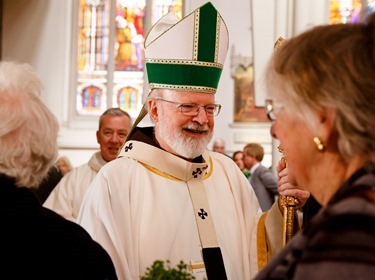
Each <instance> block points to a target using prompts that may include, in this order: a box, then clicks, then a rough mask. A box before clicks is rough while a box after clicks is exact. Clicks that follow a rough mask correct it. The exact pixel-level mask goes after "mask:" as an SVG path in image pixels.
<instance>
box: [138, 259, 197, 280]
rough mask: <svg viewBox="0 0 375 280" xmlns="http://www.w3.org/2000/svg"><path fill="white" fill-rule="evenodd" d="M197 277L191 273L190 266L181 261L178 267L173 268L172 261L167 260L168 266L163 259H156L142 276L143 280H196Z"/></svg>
mask: <svg viewBox="0 0 375 280" xmlns="http://www.w3.org/2000/svg"><path fill="white" fill-rule="evenodd" d="M194 279H195V277H194V276H193V275H192V274H191V272H190V270H189V266H188V265H187V264H186V263H184V262H183V261H180V263H179V264H178V265H177V268H171V266H170V261H169V260H167V261H166V267H165V266H164V262H163V261H159V260H157V261H154V263H153V264H152V266H151V267H148V268H147V269H146V274H145V275H144V276H142V277H141V280H194Z"/></svg>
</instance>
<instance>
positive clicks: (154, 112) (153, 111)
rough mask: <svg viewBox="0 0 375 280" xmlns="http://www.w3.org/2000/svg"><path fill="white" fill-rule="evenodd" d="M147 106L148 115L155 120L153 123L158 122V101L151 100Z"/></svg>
mask: <svg viewBox="0 0 375 280" xmlns="http://www.w3.org/2000/svg"><path fill="white" fill-rule="evenodd" d="M147 106H148V113H149V115H150V117H151V119H152V120H153V122H157V121H158V117H159V114H158V113H159V112H158V107H157V104H156V100H154V99H149V100H148V102H147Z"/></svg>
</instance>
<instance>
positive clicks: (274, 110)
mask: <svg viewBox="0 0 375 280" xmlns="http://www.w3.org/2000/svg"><path fill="white" fill-rule="evenodd" d="M265 104H266V105H265V110H266V115H267V118H268V119H269V120H270V121H272V122H274V121H276V119H277V116H278V115H279V113H280V110H281V109H282V108H283V106H282V105H280V106H278V107H275V106H274V105H273V100H272V99H266V101H265Z"/></svg>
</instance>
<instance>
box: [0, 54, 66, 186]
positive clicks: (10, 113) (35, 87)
mask: <svg viewBox="0 0 375 280" xmlns="http://www.w3.org/2000/svg"><path fill="white" fill-rule="evenodd" d="M42 88H43V87H42V83H41V81H40V79H39V78H38V76H37V75H36V74H35V72H34V71H33V69H32V67H31V66H30V65H28V64H20V63H16V62H5V61H2V62H0V119H1V126H0V154H1V157H0V173H1V174H4V175H6V176H7V177H10V178H13V179H15V182H16V185H17V186H25V187H36V186H38V185H39V183H40V182H41V181H42V180H43V178H44V177H45V176H46V175H47V173H48V170H49V169H50V167H51V166H52V165H53V164H54V162H55V159H56V157H57V133H58V128H59V127H58V122H57V119H56V118H55V116H54V115H53V114H52V113H51V111H50V110H49V109H48V108H47V107H46V106H45V105H44V104H43V102H42V101H41V99H40V98H39V97H40V95H41V92H42Z"/></svg>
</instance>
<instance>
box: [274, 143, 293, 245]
mask: <svg viewBox="0 0 375 280" xmlns="http://www.w3.org/2000/svg"><path fill="white" fill-rule="evenodd" d="M277 148H278V150H279V152H280V153H283V148H282V147H281V146H279V147H277ZM281 160H283V161H284V162H285V164H286V158H285V157H284V156H283V157H282V158H281ZM279 204H280V206H281V207H282V209H283V210H284V217H283V218H284V220H283V246H285V244H286V243H287V242H288V241H289V240H290V239H291V238H292V237H293V235H294V234H295V226H294V216H295V213H296V206H297V205H298V199H297V198H296V197H294V196H289V195H282V196H280V198H279Z"/></svg>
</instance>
